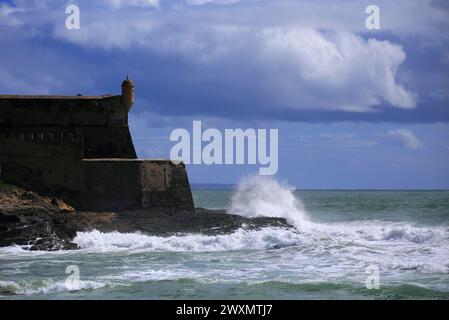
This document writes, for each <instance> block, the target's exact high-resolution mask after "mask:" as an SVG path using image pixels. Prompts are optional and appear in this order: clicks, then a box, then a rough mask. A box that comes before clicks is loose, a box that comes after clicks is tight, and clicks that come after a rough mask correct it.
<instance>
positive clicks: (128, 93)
mask: <svg viewBox="0 0 449 320" xmlns="http://www.w3.org/2000/svg"><path fill="white" fill-rule="evenodd" d="M122 103H123V106H124V107H125V108H126V110H127V111H128V112H129V110H131V106H132V105H133V104H134V81H132V80H130V79H128V76H126V80H123V82H122Z"/></svg>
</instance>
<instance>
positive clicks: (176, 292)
mask: <svg viewBox="0 0 449 320" xmlns="http://www.w3.org/2000/svg"><path fill="white" fill-rule="evenodd" d="M194 200H195V203H196V205H197V206H199V207H206V208H226V209H228V210H229V211H230V212H233V213H237V214H241V215H245V216H258V215H268V216H282V217H285V218H287V219H288V220H289V222H290V223H292V224H294V225H295V226H296V229H295V230H286V229H280V228H265V229H262V230H259V231H249V230H245V229H241V230H238V231H237V232H235V233H233V234H230V235H222V236H203V235H178V236H172V237H165V238H163V237H152V236H147V235H143V234H120V233H108V234H102V233H100V232H97V231H93V232H90V233H80V234H78V237H77V238H76V239H75V241H76V242H78V243H79V244H80V245H81V247H82V249H81V250H78V251H66V252H51V253H49V252H28V251H25V250H23V249H21V248H19V247H8V248H0V262H1V264H0V298H1V299H109V298H112V299H165V298H167V299H177V298H183V299H184V298H186V299H217V298H220V299H221V298H223V299H406V298H411V299H449V191H292V190H291V189H289V188H288V187H287V186H283V185H281V184H279V183H277V182H275V181H269V182H266V181H258V180H253V181H249V182H246V183H243V184H242V185H240V186H239V189H238V190H237V191H236V192H233V191H216V190H214V191H207V190H205V191H194ZM68 266H69V267H68ZM368 266H370V267H369V268H368V269H367V267H368ZM67 268H68V269H67ZM74 268H75V269H76V270H79V282H77V281H72V280H70V279H72V278H69V280H67V277H69V276H74V274H73V270H74ZM372 268H375V269H376V270H378V274H379V278H378V279H379V289H367V287H366V280H367V277H369V276H371V275H372V274H371V273H369V272H370V271H369V270H373V269H372ZM66 271H67V274H66ZM70 273H72V275H70ZM75 273H76V272H75Z"/></svg>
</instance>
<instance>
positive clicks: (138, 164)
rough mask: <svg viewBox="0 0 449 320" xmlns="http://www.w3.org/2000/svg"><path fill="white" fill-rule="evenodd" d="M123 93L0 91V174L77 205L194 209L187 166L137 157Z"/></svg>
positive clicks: (127, 91)
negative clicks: (49, 94)
mask: <svg viewBox="0 0 449 320" xmlns="http://www.w3.org/2000/svg"><path fill="white" fill-rule="evenodd" d="M133 102H134V83H133V82H132V80H125V81H123V83H122V95H105V96H90V97H87V96H18V95H0V178H1V179H3V180H5V181H9V182H11V183H15V184H17V185H19V186H22V187H24V188H28V189H31V190H35V191H38V192H41V193H43V194H48V195H54V196H58V197H61V198H63V199H64V200H66V201H68V202H70V203H71V204H72V205H73V206H75V207H76V208H77V209H79V210H95V211H104V210H131V209H141V208H159V207H164V208H180V209H181V208H182V209H191V208H193V200H192V194H191V191H190V186H189V181H188V177H187V172H186V169H185V166H184V164H182V163H172V162H171V161H169V160H139V159H137V156H136V152H135V149H134V145H133V142H132V138H131V134H130V132H129V128H128V112H129V110H130V108H131V105H132V104H133Z"/></svg>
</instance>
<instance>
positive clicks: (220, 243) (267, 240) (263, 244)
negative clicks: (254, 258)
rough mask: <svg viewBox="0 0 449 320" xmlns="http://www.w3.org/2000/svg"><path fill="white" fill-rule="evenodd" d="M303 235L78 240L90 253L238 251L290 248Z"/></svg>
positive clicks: (94, 235) (93, 236)
mask: <svg viewBox="0 0 449 320" xmlns="http://www.w3.org/2000/svg"><path fill="white" fill-rule="evenodd" d="M303 240H304V239H303V236H301V235H300V234H298V233H296V232H292V231H289V230H285V229H281V228H264V229H262V230H257V231H255V230H244V229H239V230H237V231H236V232H234V233H232V234H226V235H217V236H206V235H200V234H187V235H180V236H170V237H157V236H148V235H144V234H139V233H119V232H109V233H102V232H99V231H97V230H94V231H91V232H79V233H78V234H77V236H76V238H75V239H74V242H76V243H77V244H78V245H79V246H80V247H81V248H82V249H88V250H104V251H111V250H112V251H113V250H145V251H198V252H203V251H234V250H263V249H273V248H281V247H288V246H293V245H298V244H300V243H302V241H303Z"/></svg>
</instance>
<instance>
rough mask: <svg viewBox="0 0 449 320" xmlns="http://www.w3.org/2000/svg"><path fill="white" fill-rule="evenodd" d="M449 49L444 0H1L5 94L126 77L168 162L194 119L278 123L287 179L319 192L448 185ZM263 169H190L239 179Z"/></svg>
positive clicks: (76, 88) (149, 136) (0, 88)
mask: <svg viewBox="0 0 449 320" xmlns="http://www.w3.org/2000/svg"><path fill="white" fill-rule="evenodd" d="M69 4H75V5H77V6H78V7H79V9H80V29H79V30H68V29H67V28H66V19H67V17H68V14H67V13H66V7H67V6H68V5H69ZM371 4H375V5H377V6H378V7H379V10H380V11H379V13H380V15H379V17H380V29H378V30H369V29H367V28H366V26H365V20H366V18H367V17H368V15H367V14H366V13H365V8H366V7H367V6H368V5H371ZM448 49H449V2H447V1H444V0H432V1H431V0H421V1H413V0H406V1H380V0H379V1H377V0H374V1H373V0H371V1H349V0H342V1H330V0H315V1H292V0H271V1H270V0H173V1H170V0H168V1H164V0H99V1H84V0H79V1H60V0H51V1H50V0H8V1H4V0H0V94H67V95H75V94H83V95H98V94H104V93H112V94H114V93H116V94H119V93H120V90H121V89H120V83H121V81H122V80H123V79H124V78H125V77H126V75H129V76H130V77H131V78H132V79H133V80H134V81H135V83H136V88H135V91H136V102H135V104H134V106H133V108H132V110H131V113H130V119H129V120H130V129H131V132H132V135H133V139H134V143H135V146H136V149H137V152H138V154H139V156H140V157H141V158H149V159H150V158H168V157H169V155H170V149H171V147H172V146H173V145H174V142H171V141H170V140H169V136H170V133H171V132H172V130H174V129H176V128H185V129H187V130H189V131H191V129H192V121H193V120H200V121H202V124H203V126H204V127H205V128H217V129H219V130H225V129H235V128H243V129H246V128H266V129H270V128H274V129H278V130H279V170H278V172H277V174H276V178H277V179H279V180H281V181H285V182H287V183H289V184H290V185H293V186H296V187H298V188H307V189H309V188H318V189H335V188H336V189H359V188H363V189H448V188H449V90H448V89H449V50H448ZM259 167H260V166H258V165H204V164H203V165H193V164H191V165H188V174H189V178H190V181H191V182H193V183H225V184H230V183H231V184H232V183H236V182H238V181H239V180H240V179H242V178H243V177H245V176H247V175H250V174H257V172H258V170H259Z"/></svg>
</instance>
